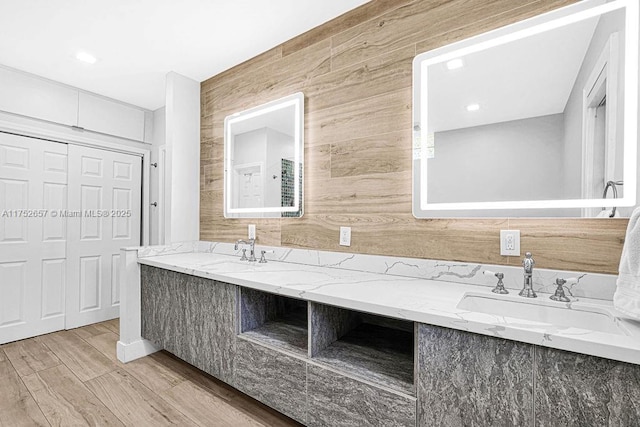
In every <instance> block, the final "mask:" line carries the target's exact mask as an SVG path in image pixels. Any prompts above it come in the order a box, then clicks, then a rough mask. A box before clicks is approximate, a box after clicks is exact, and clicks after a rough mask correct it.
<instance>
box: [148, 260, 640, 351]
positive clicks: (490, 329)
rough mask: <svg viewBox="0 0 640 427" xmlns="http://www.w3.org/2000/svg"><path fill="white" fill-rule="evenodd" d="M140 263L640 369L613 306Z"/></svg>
mask: <svg viewBox="0 0 640 427" xmlns="http://www.w3.org/2000/svg"><path fill="white" fill-rule="evenodd" d="M138 262H139V263H141V264H146V265H150V266H154V267H160V268H164V269H168V270H172V271H176V272H180V273H186V274H190V275H194V276H200V277H204V278H208V279H213V280H218V281H222V282H226V283H231V284H235V285H239V286H244V287H249V288H253V289H258V290H262V291H266V292H271V293H275V294H280V295H285V296H289V297H294V298H301V299H305V300H308V301H314V302H318V303H325V304H330V305H335V306H339V307H344V308H348V309H353V310H358V311H364V312H368V313H373V314H379V315H383V316H389V317H394V318H399V319H406V320H410V321H415V322H422V323H428V324H432V325H438V326H443V327H447V328H453V329H459V330H464V331H469V332H474V333H478V334H483V335H489V336H495V337H500V338H505V339H510V340H515V341H522V342H526V343H530V344H536V345H540V346H545V347H552V348H557V349H561V350H568V351H574V352H577V353H583V354H589V355H593V356H599V357H605V358H609V359H614V360H620V361H624V362H630V363H635V364H640V323H639V322H635V321H631V320H624V319H618V318H614V317H613V316H615V311H614V309H613V306H612V303H611V302H610V301H604V300H595V299H587V298H580V299H579V300H578V301H574V302H571V303H560V302H555V301H551V300H549V298H548V296H549V294H539V297H538V298H537V299H535V300H531V301H530V300H527V299H525V298H522V297H519V296H517V293H515V292H514V291H511V293H510V294H509V295H496V294H493V293H491V291H490V289H491V288H487V287H484V286H476V285H469V284H461V283H452V282H444V281H440V280H429V279H422V278H413V277H403V276H394V275H389V274H379V273H371V272H364V271H354V270H345V269H337V268H331V267H320V266H313V265H304V264H295V263H288V262H279V261H269V262H268V263H266V264H259V263H248V262H242V261H239V259H238V257H237V256H230V255H223V254H217V253H201V252H191V253H178V254H167V255H158V256H148V257H145V258H140V259H139V260H138ZM469 295H475V296H480V297H481V298H482V297H489V298H495V299H498V300H499V301H498V302H497V303H498V304H502V303H505V304H509V303H511V304H512V305H513V304H516V305H514V307H517V304H521V303H527V307H525V308H530V306H529V304H531V305H534V307H537V308H540V307H542V308H540V313H541V315H540V316H541V317H542V316H545V315H546V314H544V307H551V308H552V309H556V308H557V309H563V310H567V312H566V315H567V316H564V314H565V313H563V312H559V314H560V317H567V318H568V317H570V316H571V315H573V314H575V312H577V311H580V312H584V311H585V310H586V311H590V310H595V311H596V312H599V313H600V316H601V318H602V319H604V320H605V321H606V320H607V319H608V321H609V322H610V323H613V324H614V327H617V328H620V331H621V332H620V333H608V332H598V331H594V330H592V329H594V328H591V329H586V328H588V326H585V325H588V322H585V321H577V322H576V323H578V324H577V325H576V326H566V323H565V326H558V325H554V324H551V323H549V322H545V321H544V320H543V319H542V318H540V319H535V320H531V319H529V320H523V319H520V318H516V317H507V316H504V315H495V314H484V313H480V312H477V311H471V310H469V309H462V308H459V304H460V302H461V301H462V300H463V298H465V296H469ZM500 300H502V301H500ZM537 308H535V309H534V313H535V310H537ZM512 311H513V310H512ZM556 311H557V310H556ZM570 311H573V312H574V313H570ZM516 312H517V308H516ZM603 313H604V314H603ZM501 314H502V313H501Z"/></svg>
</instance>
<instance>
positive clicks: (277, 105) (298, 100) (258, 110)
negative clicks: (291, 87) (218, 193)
mask: <svg viewBox="0 0 640 427" xmlns="http://www.w3.org/2000/svg"><path fill="white" fill-rule="evenodd" d="M291 106H294V135H293V137H294V170H295V177H294V203H293V206H283V207H262V208H233V207H231V200H232V197H231V194H232V193H231V183H232V179H231V176H230V173H231V171H232V166H233V165H232V164H231V155H230V153H231V152H232V151H231V149H232V147H231V144H232V142H233V135H232V133H231V130H232V129H231V128H232V125H233V124H234V123H239V122H242V121H245V120H249V119H252V118H254V117H257V116H260V115H261V114H265V113H270V112H272V111H276V110H279V109H283V108H287V107H291ZM303 168H304V94H303V93H302V92H296V93H294V94H292V95H289V96H285V97H283V98H280V99H276V100H274V101H270V102H267V103H265V104H262V105H258V106H256V107H252V108H249V109H247V110H244V111H240V112H237V113H233V114H231V115H228V116H227V117H225V119H224V217H225V218H230V219H232V218H233V219H242V218H265V217H263V216H258V215H255V216H253V215H252V214H260V213H282V212H300V215H299V216H297V217H292V218H300V217H302V215H303V213H304V212H303V199H304V195H303V194H302V189H303V188H304V184H303V179H304V172H303V170H304V169H303ZM234 214H235V215H234ZM266 218H269V217H266Z"/></svg>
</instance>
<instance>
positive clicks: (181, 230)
mask: <svg viewBox="0 0 640 427" xmlns="http://www.w3.org/2000/svg"><path fill="white" fill-rule="evenodd" d="M166 83H167V85H166V88H167V92H166V95H167V103H166V128H165V129H166V148H167V168H166V172H165V182H166V185H167V190H168V189H169V188H170V189H171V190H170V191H166V193H165V206H164V214H165V218H164V222H165V224H164V228H165V243H170V242H179V241H185V240H198V239H199V238H200V83H199V82H197V81H195V80H192V79H190V78H187V77H184V76H182V75H180V74H177V73H174V72H171V73H169V74H167V82H166Z"/></svg>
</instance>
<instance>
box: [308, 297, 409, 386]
mask: <svg viewBox="0 0 640 427" xmlns="http://www.w3.org/2000/svg"><path fill="white" fill-rule="evenodd" d="M310 304H311V309H310V316H311V344H310V345H311V351H310V353H311V358H312V360H313V361H315V362H317V363H320V364H322V365H326V366H328V367H331V368H333V369H336V370H339V371H342V372H344V373H346V374H349V375H352V376H354V377H356V378H361V379H364V380H367V381H371V382H373V383H376V384H378V385H382V386H385V387H388V388H390V389H393V390H396V391H400V392H403V393H407V394H410V395H415V385H414V366H415V364H414V357H415V356H414V348H415V344H414V343H415V333H414V322H410V321H405V320H399V319H391V318H388V317H384V316H379V315H372V314H367V313H361V312H357V311H353V310H347V309H343V308H338V307H333V306H329V305H325V304H318V303H310Z"/></svg>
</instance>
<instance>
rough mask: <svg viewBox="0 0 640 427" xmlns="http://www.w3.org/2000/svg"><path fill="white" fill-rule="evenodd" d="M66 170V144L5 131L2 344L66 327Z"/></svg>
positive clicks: (0, 157)
mask: <svg viewBox="0 0 640 427" xmlns="http://www.w3.org/2000/svg"><path fill="white" fill-rule="evenodd" d="M66 169H67V145H66V144H60V143H55V142H50V141H42V140H38V139H33V138H27V137H23V136H18V135H10V134H6V133H0V344H2V343H6V342H9V341H15V340H19V339H23V338H27V337H31V336H35V335H40V334H44V333H48V332H52V331H55V330H60V329H63V328H64V315H65V305H64V299H63V295H64V289H65V276H64V269H65V267H64V264H65V261H64V260H65V257H66V232H65V219H64V218H59V217H55V218H54V217H53V215H52V213H53V210H54V209H55V210H56V211H57V210H59V209H63V208H65V207H66V198H67V171H66ZM57 213H58V212H56V214H57Z"/></svg>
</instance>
